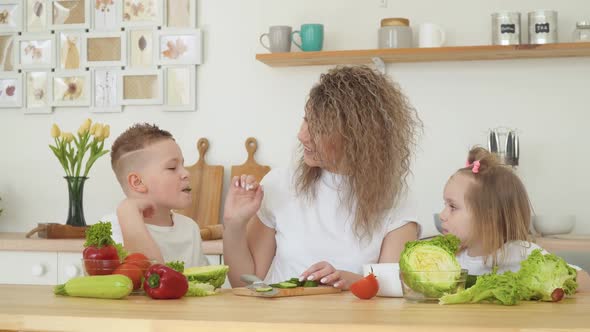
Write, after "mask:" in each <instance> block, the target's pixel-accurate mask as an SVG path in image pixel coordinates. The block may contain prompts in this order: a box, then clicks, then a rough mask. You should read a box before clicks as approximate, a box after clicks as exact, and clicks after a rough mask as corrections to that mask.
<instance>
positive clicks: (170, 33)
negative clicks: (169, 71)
mask: <svg viewBox="0 0 590 332" xmlns="http://www.w3.org/2000/svg"><path fill="white" fill-rule="evenodd" d="M157 44H158V55H157V63H158V64H161V65H175V64H178V65H196V64H201V63H203V38H202V32H201V30H199V29H166V30H161V31H158V33H157Z"/></svg>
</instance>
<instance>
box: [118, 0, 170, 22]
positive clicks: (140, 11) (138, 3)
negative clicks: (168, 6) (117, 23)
mask: <svg viewBox="0 0 590 332" xmlns="http://www.w3.org/2000/svg"><path fill="white" fill-rule="evenodd" d="M163 7H164V6H163V0H124V1H121V15H122V16H121V19H122V23H121V24H122V25H123V26H124V27H132V26H161V25H162V20H163V16H164V15H163V10H164V8H163Z"/></svg>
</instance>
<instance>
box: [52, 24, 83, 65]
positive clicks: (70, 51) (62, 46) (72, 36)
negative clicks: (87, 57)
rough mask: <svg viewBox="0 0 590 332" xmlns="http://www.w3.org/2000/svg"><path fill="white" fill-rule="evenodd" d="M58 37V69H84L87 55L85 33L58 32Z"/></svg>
mask: <svg viewBox="0 0 590 332" xmlns="http://www.w3.org/2000/svg"><path fill="white" fill-rule="evenodd" d="M56 37H57V44H58V49H57V69H59V70H79V69H84V67H85V66H86V65H85V64H84V58H83V57H82V56H83V55H84V53H85V49H84V47H85V43H84V33H82V32H77V31H60V32H56Z"/></svg>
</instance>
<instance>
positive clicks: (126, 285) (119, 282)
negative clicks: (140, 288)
mask: <svg viewBox="0 0 590 332" xmlns="http://www.w3.org/2000/svg"><path fill="white" fill-rule="evenodd" d="M131 291H133V281H131V279H129V277H127V276H124V275H121V274H112V275H101V276H88V277H77V278H72V279H70V280H68V282H66V283H65V284H61V285H57V286H55V288H54V289H53V293H55V295H65V296H75V297H92V298H99V299H120V298H123V297H125V296H127V295H129V294H130V293H131Z"/></svg>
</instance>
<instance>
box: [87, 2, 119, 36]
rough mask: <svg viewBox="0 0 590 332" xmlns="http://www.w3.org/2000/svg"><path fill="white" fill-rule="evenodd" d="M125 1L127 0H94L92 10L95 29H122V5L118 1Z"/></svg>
mask: <svg viewBox="0 0 590 332" xmlns="http://www.w3.org/2000/svg"><path fill="white" fill-rule="evenodd" d="M123 1H125V0H94V5H93V7H92V8H91V10H90V12H91V16H92V27H93V28H94V30H120V27H121V13H120V11H121V6H119V5H117V3H120V2H123Z"/></svg>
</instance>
